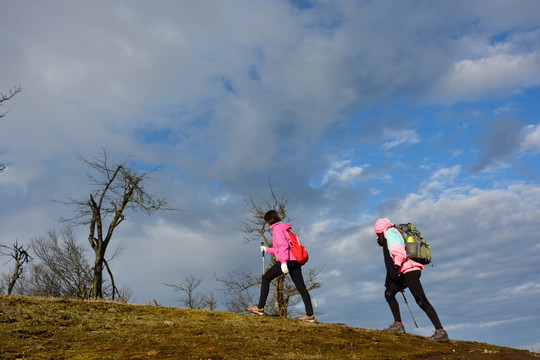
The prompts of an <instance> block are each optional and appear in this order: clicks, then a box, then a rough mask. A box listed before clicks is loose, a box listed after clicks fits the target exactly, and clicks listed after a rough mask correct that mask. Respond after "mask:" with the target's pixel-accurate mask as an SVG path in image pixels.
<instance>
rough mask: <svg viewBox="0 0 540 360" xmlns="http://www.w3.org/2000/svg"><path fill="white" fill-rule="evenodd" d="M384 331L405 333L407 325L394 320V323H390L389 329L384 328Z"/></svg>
mask: <svg viewBox="0 0 540 360" xmlns="http://www.w3.org/2000/svg"><path fill="white" fill-rule="evenodd" d="M383 331H386V332H391V333H395V334H405V327H404V326H403V323H402V322H399V321H394V323H393V324H392V325H390V326H389V327H388V328H387V329H384V330H383Z"/></svg>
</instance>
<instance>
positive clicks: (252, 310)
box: [246, 305, 264, 316]
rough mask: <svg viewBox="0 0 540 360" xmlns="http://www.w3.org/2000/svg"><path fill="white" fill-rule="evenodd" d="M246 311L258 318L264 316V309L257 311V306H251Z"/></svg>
mask: <svg viewBox="0 0 540 360" xmlns="http://www.w3.org/2000/svg"><path fill="white" fill-rule="evenodd" d="M246 310H247V311H249V312H252V313H254V314H257V315H259V316H263V315H264V308H262V309H259V305H253V306H250V307H247V308H246Z"/></svg>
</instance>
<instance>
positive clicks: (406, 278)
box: [384, 270, 442, 329]
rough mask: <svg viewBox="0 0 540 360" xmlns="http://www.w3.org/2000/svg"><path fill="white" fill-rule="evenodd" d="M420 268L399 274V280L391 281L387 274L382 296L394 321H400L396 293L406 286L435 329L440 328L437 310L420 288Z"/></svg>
mask: <svg viewBox="0 0 540 360" xmlns="http://www.w3.org/2000/svg"><path fill="white" fill-rule="evenodd" d="M421 273H422V272H421V271H420V270H415V271H410V272H408V273H405V274H403V275H401V276H400V279H399V282H398V283H395V282H393V281H392V280H391V279H390V277H389V276H387V277H386V284H385V286H386V290H385V291H384V297H385V298H386V301H387V302H388V305H389V306H390V310H391V311H392V315H393V316H394V321H399V322H401V314H400V312H399V304H398V302H397V300H396V294H397V293H398V292H399V291H401V290H403V289H406V288H409V290H410V291H411V294H412V295H413V296H414V300H416V303H417V304H418V306H420V308H421V309H422V310H424V312H425V313H426V315H427V316H428V317H429V320H431V322H432V323H433V326H435V329H442V325H441V322H440V320H439V316H438V315H437V312H436V311H435V309H434V308H433V306H432V305H431V304H430V303H429V301H428V299H427V298H426V295H425V294H424V289H423V288H422V283H421V282H420V275H421Z"/></svg>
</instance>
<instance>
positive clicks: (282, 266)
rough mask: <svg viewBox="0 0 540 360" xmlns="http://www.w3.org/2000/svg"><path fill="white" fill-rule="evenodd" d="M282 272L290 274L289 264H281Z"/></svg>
mask: <svg viewBox="0 0 540 360" xmlns="http://www.w3.org/2000/svg"><path fill="white" fill-rule="evenodd" d="M281 271H282V272H283V273H284V274H286V273H288V272H289V268H288V267H287V264H286V263H282V264H281Z"/></svg>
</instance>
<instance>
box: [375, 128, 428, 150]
mask: <svg viewBox="0 0 540 360" xmlns="http://www.w3.org/2000/svg"><path fill="white" fill-rule="evenodd" d="M419 141H420V139H419V138H418V134H417V133H416V131H414V130H403V131H400V132H398V133H397V134H395V135H394V136H393V140H391V141H388V142H385V143H384V144H382V148H383V150H385V151H387V150H390V149H393V148H395V147H397V146H400V145H405V146H411V145H414V144H416V143H418V142H419Z"/></svg>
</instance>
